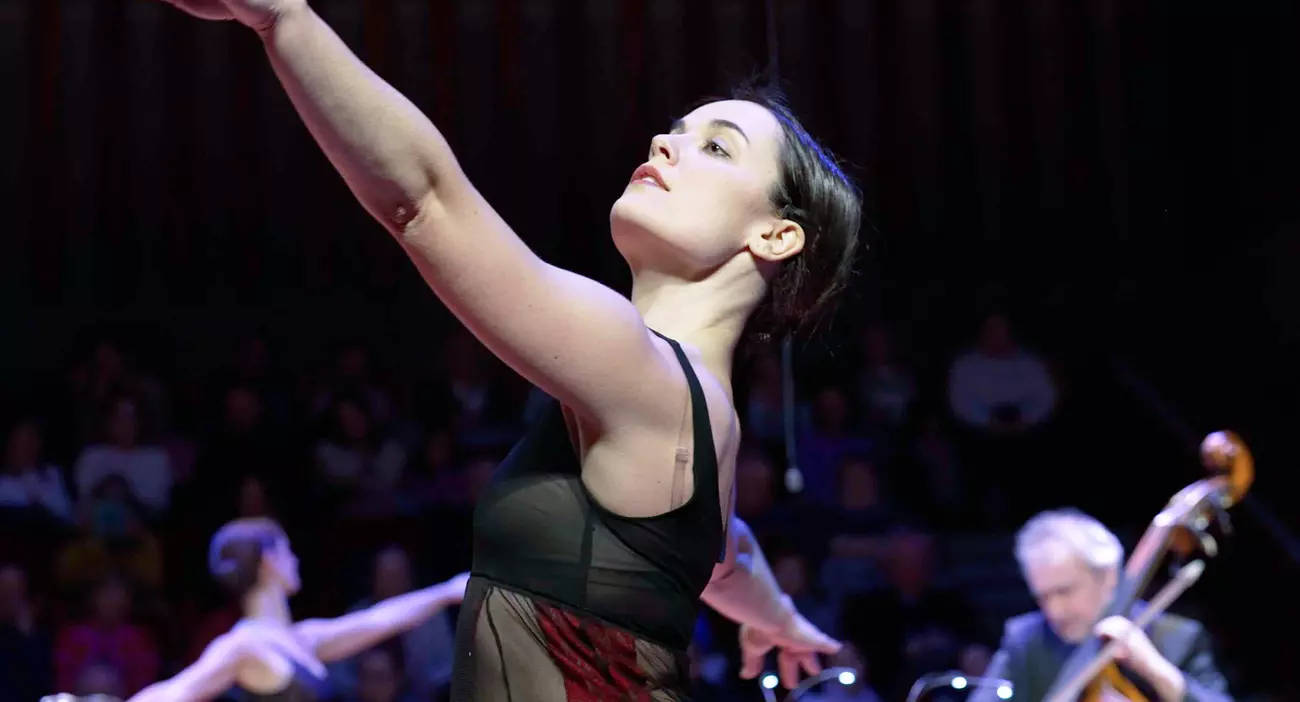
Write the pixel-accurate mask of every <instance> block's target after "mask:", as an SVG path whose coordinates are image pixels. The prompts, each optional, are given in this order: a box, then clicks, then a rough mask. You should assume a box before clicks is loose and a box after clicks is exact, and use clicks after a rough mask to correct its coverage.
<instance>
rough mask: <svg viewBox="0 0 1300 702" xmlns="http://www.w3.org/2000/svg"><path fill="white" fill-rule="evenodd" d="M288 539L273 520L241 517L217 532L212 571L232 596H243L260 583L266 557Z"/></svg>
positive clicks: (211, 548)
mask: <svg viewBox="0 0 1300 702" xmlns="http://www.w3.org/2000/svg"><path fill="white" fill-rule="evenodd" d="M285 539H286V537H285V535H284V530H283V529H281V528H280V525H279V524H276V523H275V522H274V521H272V520H270V519H263V518H254V519H237V520H235V521H233V522H231V523H229V524H227V525H225V526H223V527H221V529H220V530H218V531H217V533H216V534H215V535H214V536H213V537H212V543H211V544H210V545H209V546H208V570H209V571H210V572H211V573H212V577H213V578H216V580H217V582H218V583H220V584H221V587H222V588H223V589H225V590H226V592H228V593H229V594H230V595H231V596H233V597H236V598H239V599H242V598H243V597H244V596H245V595H247V594H248V593H249V591H250V590H252V589H253V588H254V587H256V586H257V580H258V576H259V574H260V573H261V570H262V556H263V555H265V554H266V553H267V552H268V551H271V550H273V549H275V548H276V547H277V546H279V544H280V543H281V542H283V541H284V540H285Z"/></svg>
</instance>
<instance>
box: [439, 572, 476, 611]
mask: <svg viewBox="0 0 1300 702" xmlns="http://www.w3.org/2000/svg"><path fill="white" fill-rule="evenodd" d="M468 586H469V573H461V574H459V575H453V576H452V577H450V578H448V579H447V580H446V581H444V582H443V583H441V584H440V585H438V590H439V591H440V593H441V595H442V600H443V603H444V606H447V607H450V606H452V605H458V604H460V603H461V602H462V601H464V599H465V588H466V587H468Z"/></svg>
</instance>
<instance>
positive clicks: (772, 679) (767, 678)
mask: <svg viewBox="0 0 1300 702" xmlns="http://www.w3.org/2000/svg"><path fill="white" fill-rule="evenodd" d="M759 682H760V684H762V686H763V687H765V688H767V689H769V690H775V689H776V684H777V683H778V682H780V680H778V679H777V677H776V676H775V675H773V674H771V673H768V674H766V675H764V676H763V679H762V680H760V681H759Z"/></svg>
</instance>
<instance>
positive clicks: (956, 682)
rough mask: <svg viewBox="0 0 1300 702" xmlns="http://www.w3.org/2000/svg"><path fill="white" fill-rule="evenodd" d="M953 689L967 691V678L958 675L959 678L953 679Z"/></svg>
mask: <svg viewBox="0 0 1300 702" xmlns="http://www.w3.org/2000/svg"><path fill="white" fill-rule="evenodd" d="M952 689H954V690H965V689H966V678H963V677H962V676H960V675H958V676H957V677H955V678H953V679H952Z"/></svg>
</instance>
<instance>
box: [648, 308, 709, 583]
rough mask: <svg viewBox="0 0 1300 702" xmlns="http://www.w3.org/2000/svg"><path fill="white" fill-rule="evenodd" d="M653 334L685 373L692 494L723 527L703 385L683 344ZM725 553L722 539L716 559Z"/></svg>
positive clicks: (707, 407)
mask: <svg viewBox="0 0 1300 702" xmlns="http://www.w3.org/2000/svg"><path fill="white" fill-rule="evenodd" d="M650 331H654V330H653V329H651V330H650ZM654 333H655V336H658V337H659V338H660V339H663V340H664V341H666V342H668V345H669V346H671V347H672V349H673V353H674V354H676V355H677V362H678V363H680V364H681V365H682V372H683V373H685V374H686V384H687V386H689V388H690V394H691V431H692V432H694V434H695V440H694V444H695V445H694V446H693V447H692V449H691V450H692V451H694V452H695V455H694V457H693V459H694V460H692V461H691V477H692V479H693V480H694V482H695V490H694V496H695V497H697V498H699V500H700V501H702V502H703V503H704V504H705V505H706V508H705V509H706V512H705V514H709V515H711V516H712V519H713V520H714V521H713V523H714V524H717V525H718V526H719V527H723V524H722V501H721V499H720V498H719V495H718V450H717V448H716V447H714V444H713V424H712V423H711V422H710V421H709V403H708V400H707V399H705V397H704V388H703V386H701V385H700V378H699V376H697V375H696V374H695V366H693V365H691V361H690V359H689V358H687V357H686V352H685V351H683V350H682V345H681V344H679V343H677V340H676V339H670V338H668V337H666V336H664V335H663V334H660V333H659V332H657V331H656V332H654ZM724 533H725V532H724ZM726 554H727V548H726V540H725V539H724V540H723V544H722V555H721V556H719V558H718V562H719V563H721V562H722V561H723V560H724V559H725V558H726Z"/></svg>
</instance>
